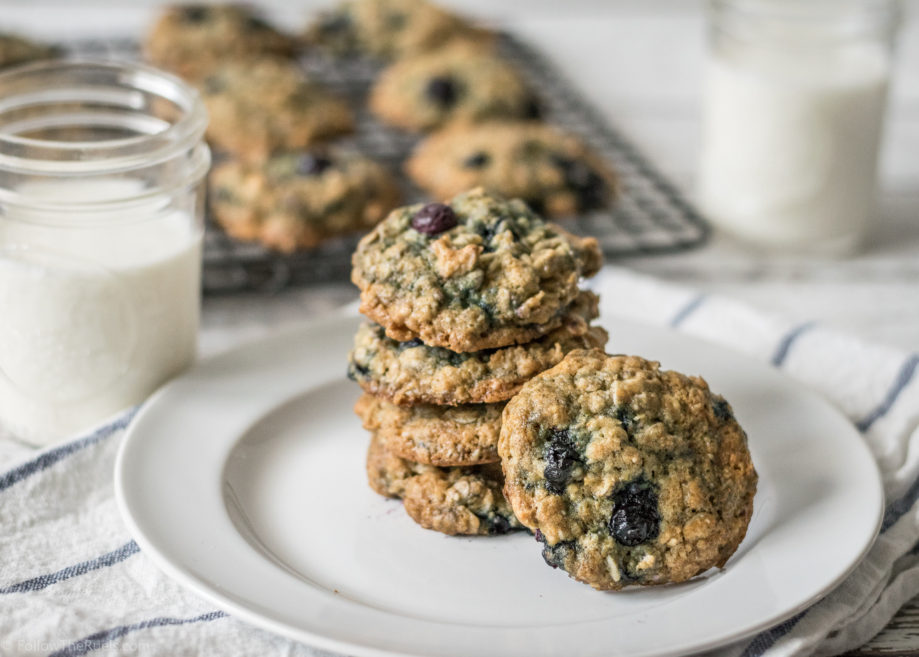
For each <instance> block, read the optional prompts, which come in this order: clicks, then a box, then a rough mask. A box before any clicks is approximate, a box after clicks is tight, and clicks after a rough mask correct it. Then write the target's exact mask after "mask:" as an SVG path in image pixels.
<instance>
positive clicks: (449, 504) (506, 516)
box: [367, 435, 523, 536]
mask: <svg viewBox="0 0 919 657" xmlns="http://www.w3.org/2000/svg"><path fill="white" fill-rule="evenodd" d="M367 479H368V482H369V483H370V487H371V488H373V490H375V491H376V492H377V493H379V494H380V495H384V496H386V497H396V498H401V499H402V502H403V505H404V506H405V511H406V512H407V513H408V515H409V516H410V517H411V518H412V520H414V521H415V522H417V523H418V524H419V525H421V526H422V527H424V528H425V529H433V530H434V531H438V532H441V533H444V534H450V535H456V534H467V535H476V534H478V535H486V536H487V535H495V534H506V533H508V532H510V531H513V530H516V529H522V528H523V526H522V525H521V524H520V522H519V521H518V520H517V518H516V517H514V514H513V511H511V508H510V505H509V504H508V503H507V500H506V499H505V498H504V494H503V493H502V492H501V486H502V483H503V479H502V474H501V468H500V466H498V465H496V464H489V465H481V466H473V467H465V468H438V467H435V466H432V465H421V464H419V463H413V462H411V461H407V460H405V459H403V458H400V457H398V456H396V455H395V454H393V453H392V452H390V451H388V450H387V449H386V447H385V446H384V444H383V441H382V439H381V438H380V437H379V436H377V435H373V436H372V437H371V439H370V447H369V449H368V451H367Z"/></svg>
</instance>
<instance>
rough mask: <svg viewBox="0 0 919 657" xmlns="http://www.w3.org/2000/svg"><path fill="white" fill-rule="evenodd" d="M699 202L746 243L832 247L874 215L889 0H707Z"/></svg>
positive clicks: (852, 237)
mask: <svg viewBox="0 0 919 657" xmlns="http://www.w3.org/2000/svg"><path fill="white" fill-rule="evenodd" d="M709 7H710V21H709V28H710V35H709V43H710V46H709V52H710V58H709V66H708V80H707V89H706V92H705V96H704V103H703V138H702V152H701V164H700V171H699V196H700V199H699V200H700V204H701V206H702V208H703V209H704V210H705V211H706V213H707V214H708V216H709V218H710V219H711V220H712V222H713V223H715V224H716V225H717V226H719V227H721V228H723V229H724V230H725V231H727V232H729V233H732V234H734V235H735V236H737V237H740V238H742V239H744V240H747V241H749V242H752V243H754V244H759V245H763V246H766V247H772V248H776V249H781V250H785V251H804V252H811V253H824V254H831V255H841V254H846V253H850V252H852V251H854V250H856V249H858V247H859V246H860V245H861V244H862V242H863V240H864V238H865V236H866V234H867V232H868V231H869V230H870V227H871V223H872V221H873V220H874V219H875V218H876V216H875V212H876V209H875V197H876V184H877V162H878V148H879V144H880V138H881V128H882V125H883V117H884V107H885V101H886V97H887V87H888V80H889V78H890V71H891V60H892V56H893V43H894V36H895V32H896V28H897V26H898V24H899V5H898V3H897V1H896V0H710V3H709Z"/></svg>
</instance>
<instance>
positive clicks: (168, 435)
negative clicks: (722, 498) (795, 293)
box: [115, 317, 882, 657]
mask: <svg viewBox="0 0 919 657" xmlns="http://www.w3.org/2000/svg"><path fill="white" fill-rule="evenodd" d="M358 321H359V320H358V319H357V318H354V317H335V318H330V319H328V320H325V321H321V322H318V323H315V324H312V325H311V326H308V327H305V328H303V329H300V330H297V331H294V332H289V333H286V334H283V335H279V336H277V337H275V338H272V339H270V340H266V341H263V342H259V343H257V344H252V345H249V346H246V347H242V348H240V349H237V350H235V351H232V352H230V353H226V354H224V355H221V356H218V357H215V358H211V359H209V360H207V361H204V362H202V363H201V364H200V365H198V366H197V367H196V368H195V369H194V370H192V371H191V372H190V373H188V374H187V375H185V376H183V377H181V378H180V379H178V380H176V381H174V382H172V383H171V384H169V385H168V386H166V387H165V388H164V389H162V390H161V391H159V392H158V393H157V394H156V395H155V396H154V397H153V399H151V400H150V402H149V403H148V404H147V405H146V406H145V408H144V409H143V410H142V411H141V412H140V414H139V415H138V416H137V418H136V419H135V421H134V423H133V425H132V426H131V429H130V431H129V432H128V436H127V438H126V439H125V441H124V444H123V445H122V448H121V452H120V454H119V458H118V461H117V465H116V470H115V490H116V493H117V498H118V503H119V505H120V508H121V511H122V514H123V515H124V518H125V520H126V522H127V523H128V526H129V527H130V530H131V533H132V534H133V535H134V537H135V538H136V540H137V542H138V543H139V544H140V546H141V548H142V549H143V551H144V553H145V554H147V555H148V556H149V557H150V558H152V559H153V560H154V561H155V562H156V563H157V564H158V565H159V566H160V567H161V568H162V569H163V570H164V571H165V572H166V573H167V574H168V575H169V576H171V577H173V578H175V579H176V580H178V581H179V582H180V583H182V584H184V585H185V586H187V587H188V588H189V589H191V590H192V591H194V592H195V593H197V594H199V595H201V596H203V597H204V598H207V599H208V600H210V601H211V602H213V603H214V604H215V605H216V606H217V607H219V608H221V609H224V610H226V611H227V612H229V613H230V614H232V615H234V616H236V617H238V618H241V619H243V620H246V621H248V622H251V623H252V624H254V625H258V626H261V627H263V628H266V629H268V630H272V631H274V632H277V633H279V634H283V635H286V636H288V637H291V638H294V639H299V640H301V641H304V642H306V643H309V644H312V645H316V646H320V647H323V648H326V649H330V650H337V651H341V652H345V653H348V654H350V655H361V656H364V655H419V656H421V655H423V656H425V657H468V656H469V655H478V654H487V655H493V656H495V657H524V656H526V657H537V656H540V655H561V654H565V655H575V654H576V655H579V656H582V657H589V656H600V655H603V656H604V657H608V656H611V655H629V656H632V657H640V656H650V655H670V654H675V653H686V652H691V651H696V650H702V649H707V648H712V647H715V646H717V645H720V644H724V643H727V642H730V641H733V640H735V639H739V638H742V637H744V636H747V635H750V634H752V633H754V632H756V631H758V630H761V629H764V628H766V627H768V626H770V625H772V624H775V623H777V622H779V621H781V620H783V619H785V618H787V617H789V616H791V615H792V614H794V613H795V612H797V611H798V610H800V609H802V608H803V607H804V606H806V605H808V604H809V603H810V602H812V601H814V600H815V599H817V598H818V597H819V596H821V595H822V594H824V593H825V592H826V591H827V590H829V589H830V588H831V587H832V586H833V585H834V584H836V583H837V582H839V581H840V579H842V578H843V577H844V576H845V575H846V574H847V573H848V572H849V571H850V570H851V569H852V568H853V567H854V565H855V564H856V563H857V561H858V560H859V558H860V557H861V556H862V555H863V554H864V553H865V551H866V550H867V549H868V547H869V546H870V545H871V542H872V541H873V539H874V537H875V535H876V532H877V530H878V525H879V522H880V518H881V512H882V492H881V485H880V479H879V476H878V472H877V469H876V467H875V464H874V461H873V459H872V458H871V455H870V454H869V452H868V450H867V449H866V447H865V446H864V444H863V443H862V441H861V439H860V437H859V436H858V434H857V433H856V432H855V430H854V429H853V428H852V426H851V425H850V424H849V423H848V422H846V420H845V419H844V418H843V417H842V416H840V415H839V414H838V413H837V412H836V411H834V410H833V409H832V408H831V407H830V406H829V405H828V404H826V403H825V402H823V401H822V400H821V399H819V398H818V397H816V396H815V395H813V394H811V393H809V392H808V391H806V390H804V389H803V388H801V387H800V386H798V385H796V384H794V383H793V382H791V381H789V380H788V379H786V378H785V377H783V376H782V375H781V374H779V373H777V372H776V371H774V370H773V369H771V368H769V367H766V366H764V365H760V364H758V363H755V362H753V361H750V360H747V359H746V358H743V357H741V356H737V355H736V354H734V353H732V352H729V351H726V350H723V349H721V348H718V347H715V346H712V345H709V344H706V343H702V342H698V341H694V340H691V339H689V338H687V337H685V336H681V335H679V334H677V333H673V332H669V331H664V330H661V329H657V328H652V327H648V326H641V325H636V324H632V323H629V322H626V321H623V320H621V319H616V318H610V317H607V318H604V319H603V322H604V325H605V326H607V328H608V329H609V330H610V334H611V335H612V336H613V339H612V341H611V345H610V346H611V348H612V349H614V350H615V351H616V352H625V353H638V354H641V355H643V356H646V357H649V358H654V359H658V360H660V361H661V362H662V364H663V366H664V367H666V368H668V369H679V370H682V371H685V372H688V373H694V374H701V375H703V376H705V377H706V378H707V379H708V381H709V383H710V384H711V386H712V388H713V390H715V391H717V392H719V393H722V394H724V395H725V396H726V397H727V398H728V400H729V401H730V402H731V404H732V405H733V407H734V409H735V411H736V414H737V417H738V418H739V420H740V421H741V423H742V424H743V426H744V427H745V428H746V429H747V432H748V433H749V439H750V449H751V451H752V453H753V459H754V463H755V464H756V468H757V470H758V471H759V475H760V483H759V490H758V492H757V494H756V500H755V511H754V515H753V520H752V522H751V524H750V529H749V531H748V533H747V537H746V539H745V540H744V542H743V543H742V544H741V546H740V548H739V549H738V551H737V553H736V554H735V555H734V557H733V558H732V559H731V560H730V561H729V562H728V564H727V566H726V568H725V569H724V570H723V571H721V572H716V573H709V574H708V576H707V577H702V578H699V579H697V580H695V581H692V582H689V583H686V584H683V585H679V586H669V587H658V588H654V589H648V590H629V591H625V592H621V593H599V592H596V591H594V590H592V589H591V588H589V587H587V586H585V585H583V584H579V583H578V582H576V581H574V580H572V579H569V578H568V577H567V576H566V575H565V573H564V572H562V571H561V570H552V569H551V568H548V567H547V566H546V565H545V564H544V563H543V561H542V557H541V556H540V546H539V545H538V544H537V543H536V541H535V540H534V539H533V538H532V536H530V535H528V534H526V533H517V534H514V535H509V536H501V537H481V538H451V537H447V536H443V535H441V534H437V533H434V532H430V531H425V530H423V529H421V528H420V527H418V526H417V525H415V524H414V523H413V522H412V521H411V520H410V519H409V518H408V517H407V516H406V515H405V513H404V512H403V510H402V508H401V505H400V504H399V503H398V502H396V501H392V500H385V499H383V498H381V497H379V496H378V495H376V494H375V493H373V492H372V491H371V490H370V489H369V488H368V486H367V484H366V478H365V474H364V453H365V449H366V444H367V435H366V434H365V432H364V431H363V430H362V429H361V426H360V423H359V422H358V420H357V418H356V417H355V416H354V415H353V414H352V412H351V406H352V404H353V402H354V400H355V399H356V398H357V396H358V390H357V386H356V385H355V384H353V383H351V382H349V381H347V380H345V378H344V371H345V355H346V353H347V351H348V349H349V348H350V344H351V338H352V335H353V334H354V331H355V329H356V327H357V324H358Z"/></svg>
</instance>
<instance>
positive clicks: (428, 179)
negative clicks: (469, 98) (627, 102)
mask: <svg viewBox="0 0 919 657" xmlns="http://www.w3.org/2000/svg"><path fill="white" fill-rule="evenodd" d="M405 169H406V171H407V173H408V175H409V176H410V177H411V178H412V180H414V181H415V182H416V183H417V184H418V185H419V186H420V187H422V188H423V189H425V190H426V191H427V192H429V193H430V194H431V195H432V196H434V197H435V198H449V197H450V196H453V195H454V194H457V193H458V192H460V191H462V190H464V189H470V188H472V187H478V186H481V187H485V188H486V189H489V190H492V191H495V192H497V193H499V194H502V195H504V196H507V197H509V198H522V199H523V200H524V201H526V202H527V204H528V205H529V206H530V207H532V208H533V209H534V210H536V211H537V212H542V213H545V214H547V215H550V216H571V215H573V214H576V213H578V212H586V211H590V210H595V209H598V208H603V207H607V206H609V205H610V204H611V203H612V202H613V200H614V198H615V195H616V176H615V175H614V173H613V171H612V170H611V169H610V167H609V166H608V165H607V164H606V163H605V162H604V161H603V160H602V159H600V158H599V157H598V156H597V155H596V154H595V153H593V152H592V151H591V150H590V149H589V148H588V147H587V146H586V145H585V144H584V142H582V141H581V140H580V139H578V138H577V137H575V136H573V135H569V134H565V133H563V132H561V131H559V130H557V129H556V128H553V127H551V126H548V125H546V124H543V123H537V122H532V121H515V122H491V123H483V124H481V125H459V126H451V127H448V128H445V129H443V130H441V131H439V132H436V133H434V134H432V135H431V136H429V137H427V138H426V139H425V140H424V141H422V142H421V143H420V144H419V145H418V146H417V147H416V149H415V152H414V153H413V154H412V156H411V158H410V159H409V160H408V162H407V163H406V165H405Z"/></svg>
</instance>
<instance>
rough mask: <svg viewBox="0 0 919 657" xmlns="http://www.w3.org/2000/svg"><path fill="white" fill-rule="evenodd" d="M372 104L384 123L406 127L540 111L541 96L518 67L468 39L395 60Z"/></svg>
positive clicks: (374, 90) (525, 115)
mask: <svg viewBox="0 0 919 657" xmlns="http://www.w3.org/2000/svg"><path fill="white" fill-rule="evenodd" d="M370 109H371V110H372V111H373V112H374V113H375V114H376V115H377V116H379V117H380V119H382V120H383V121H384V122H386V123H388V124H390V125H394V126H396V127H399V128H404V129H406V130H431V129H433V128H437V127H439V126H443V125H445V124H447V123H450V122H452V121H464V122H481V121H485V120H488V119H519V118H533V117H535V116H537V115H538V114H539V104H538V102H537V100H536V96H535V95H534V93H533V91H532V90H531V89H530V88H529V87H528V86H527V84H526V83H525V82H524V81H523V79H522V78H521V77H520V75H519V74H518V73H517V71H516V69H515V68H514V67H513V66H512V65H511V64H509V63H508V62H506V61H504V60H503V59H501V58H500V57H498V56H497V55H495V54H494V53H492V52H490V51H488V50H483V49H482V48H480V47H477V46H475V45H472V44H468V43H457V44H452V45H447V46H445V47H443V48H441V49H439V50H435V51H433V52H428V53H424V54H421V55H417V56H414V57H409V58H406V59H402V60H400V61H398V62H396V63H395V64H392V65H391V66H390V67H389V68H387V69H385V70H384V71H383V72H382V73H381V74H380V77H379V79H378V80H377V82H376V83H375V84H374V86H373V88H372V89H371V92H370Z"/></svg>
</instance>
